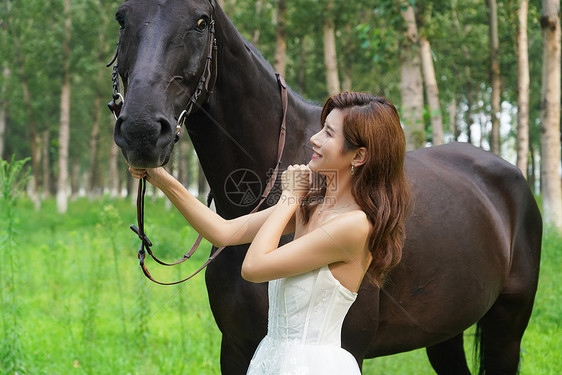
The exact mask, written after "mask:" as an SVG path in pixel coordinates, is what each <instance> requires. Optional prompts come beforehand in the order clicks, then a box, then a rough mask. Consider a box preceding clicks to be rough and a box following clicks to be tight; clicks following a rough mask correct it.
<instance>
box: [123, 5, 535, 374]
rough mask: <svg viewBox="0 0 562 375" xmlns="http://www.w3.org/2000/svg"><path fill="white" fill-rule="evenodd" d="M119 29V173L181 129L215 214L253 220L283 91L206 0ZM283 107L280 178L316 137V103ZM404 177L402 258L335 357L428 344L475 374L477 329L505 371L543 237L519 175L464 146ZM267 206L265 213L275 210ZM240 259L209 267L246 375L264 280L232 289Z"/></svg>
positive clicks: (126, 9)
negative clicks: (409, 195) (406, 200)
mask: <svg viewBox="0 0 562 375" xmlns="http://www.w3.org/2000/svg"><path fill="white" fill-rule="evenodd" d="M116 20H117V21H118V22H119V24H120V33H119V44H118V50H117V61H118V64H117V65H118V68H117V70H118V73H119V75H120V76H121V80H122V82H123V86H124V96H121V94H120V93H119V92H118V91H117V94H118V95H117V96H116V95H115V90H114V98H116V97H117V98H121V100H119V101H120V103H119V109H120V111H118V113H116V117H117V120H116V122H115V127H114V141H115V142H116V144H117V145H118V146H119V147H120V148H121V150H122V153H123V155H124V157H125V158H126V160H127V162H128V163H129V164H130V165H132V166H135V167H139V168H150V167H157V166H161V165H164V164H165V163H166V162H167V161H168V160H169V157H170V153H171V152H172V149H173V146H174V141H175V140H176V139H177V132H178V131H179V130H180V129H181V127H182V126H183V127H185V128H186V129H187V131H188V133H189V136H190V138H191V140H192V143H193V145H194V148H195V151H196V153H197V155H198V158H199V161H200V163H201V165H202V168H203V171H204V173H205V177H206V179H207V181H208V183H209V186H210V188H211V192H212V194H213V196H214V199H215V207H216V210H217V212H218V213H219V214H220V215H221V216H223V217H225V218H233V217H237V216H240V215H243V214H246V213H248V212H249V211H250V210H251V209H252V208H253V207H254V206H256V204H257V202H256V201H252V200H251V199H250V201H251V203H252V204H247V203H248V200H246V201H242V200H237V199H233V195H232V193H233V192H235V193H240V191H237V190H236V189H243V187H244V186H246V187H247V189H248V190H252V189H253V188H251V186H253V187H256V186H257V187H259V188H263V186H264V185H265V183H266V180H267V177H268V175H270V174H271V170H272V168H274V167H275V163H276V151H278V147H279V146H278V138H279V132H280V126H281V122H282V117H283V105H282V100H281V97H282V93H281V91H282V90H281V89H280V86H279V82H278V80H277V79H276V76H275V72H274V71H273V69H272V67H271V65H270V64H269V63H268V62H267V61H266V60H265V59H264V58H263V57H262V56H261V55H260V53H259V52H258V50H257V49H256V48H255V47H254V46H252V45H251V44H250V43H249V42H248V41H246V40H245V39H244V38H243V37H242V36H241V35H240V33H239V32H238V31H237V29H236V28H235V26H234V25H233V24H232V22H231V21H230V20H229V19H228V17H227V16H226V15H225V13H224V12H223V10H222V9H221V8H220V6H219V5H218V4H217V3H216V0H158V1H157V0H128V1H126V2H124V3H123V4H122V5H121V6H120V8H119V10H118V11H117V13H116ZM287 96H288V104H287V112H286V146H285V149H284V153H283V156H282V158H281V160H280V163H279V164H280V168H285V167H287V166H288V165H290V164H294V163H307V162H308V160H310V156H311V150H310V148H309V147H308V144H309V138H310V136H311V135H312V134H314V133H315V132H317V131H318V130H319V129H320V126H321V124H320V123H319V122H320V121H319V119H320V111H321V108H320V107H319V106H318V105H316V104H313V103H309V102H307V101H306V100H304V99H302V98H301V97H300V96H299V95H298V94H297V93H296V92H294V91H293V90H291V88H290V87H287ZM123 97H124V99H123ZM113 104H115V103H113ZM405 170H406V173H407V177H408V180H409V183H410V184H411V189H412V192H413V209H412V213H411V215H410V216H409V218H408V220H407V223H406V236H407V238H406V242H405V246H404V249H403V258H402V261H401V263H400V264H399V265H398V266H397V267H396V268H395V269H394V270H393V271H392V273H391V275H390V277H389V280H388V282H387V283H386V284H385V286H384V287H383V288H377V287H375V286H374V285H373V284H372V283H370V282H368V281H364V282H363V284H362V285H361V288H360V290H359V293H358V298H357V300H356V302H355V303H354V304H353V306H352V307H351V309H350V310H349V313H348V314H347V316H346V319H345V322H344V326H343V329H342V347H343V348H344V349H346V350H348V351H349V352H351V353H352V354H353V355H354V357H355V358H356V360H357V362H358V364H359V365H360V366H361V365H362V363H363V361H364V359H365V358H373V357H378V356H384V355H391V354H394V353H399V352H404V351H409V350H413V349H416V348H424V347H425V348H426V352H427V355H428V358H429V360H430V363H431V365H432V366H433V368H434V369H435V371H436V372H437V373H438V374H470V372H469V368H468V365H467V361H466V357H465V353H464V350H463V332H464V331H465V330H466V329H467V328H469V327H471V326H473V325H474V324H476V325H477V331H478V333H479V334H478V335H477V337H478V344H479V346H480V363H479V365H480V368H481V371H485V373H486V374H500V373H501V374H513V373H516V372H517V370H518V365H519V358H520V344H521V339H522V336H523V333H524V331H525V329H526V326H527V324H528V322H529V319H530V316H531V311H532V308H533V303H534V297H535V293H536V289H537V283H538V275H539V263H540V252H541V234H542V220H541V215H540V213H539V210H538V208H537V205H536V203H535V199H534V197H533V195H532V193H531V191H530V189H529V187H528V185H527V183H526V181H525V179H524V178H523V176H522V175H521V173H520V172H519V171H518V169H517V168H515V167H513V166H512V165H510V164H509V163H508V162H506V161H504V160H503V159H501V158H499V157H497V156H495V155H493V154H491V153H489V152H487V151H484V150H481V149H478V148H476V147H473V146H470V145H468V144H460V143H458V144H448V145H444V146H439V147H430V148H424V149H420V150H416V151H412V152H408V153H407V156H406V160H405ZM241 171H242V172H243V173H241ZM240 173H241V174H240ZM258 190H259V189H258ZM252 191H253V190H252ZM273 192H275V190H273ZM271 197H272V198H273V199H268V200H267V201H266V202H265V204H264V206H263V207H267V206H270V205H271V204H273V203H274V202H275V193H273V195H271ZM244 202H246V203H244ZM263 207H262V208H263ZM289 240H290V238H286V237H285V238H283V241H289ZM215 250H216V248H212V249H211V252H212V253H213V252H214V251H215ZM246 250H247V246H232V247H229V248H227V249H226V250H225V251H224V252H222V253H221V254H220V256H218V257H217V258H215V259H214V261H213V262H211V263H210V264H209V266H208V267H207V269H206V272H205V281H206V286H207V292H208V296H209V301H210V308H211V310H212V313H213V315H214V319H215V321H216V324H217V325H218V327H219V329H220V331H221V333H222V341H221V356H220V363H221V370H222V372H223V373H224V374H243V373H245V371H246V369H247V367H248V364H249V361H250V359H251V358H252V355H253V352H254V350H255V349H256V346H257V345H258V343H259V341H260V340H261V338H262V337H263V336H264V335H265V334H266V326H267V308H268V302H267V284H265V283H264V284H253V283H249V282H247V281H245V280H243V279H242V277H241V275H240V268H241V264H242V261H243V259H244V255H245V253H246Z"/></svg>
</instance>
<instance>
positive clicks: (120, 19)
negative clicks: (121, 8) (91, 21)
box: [115, 12, 125, 29]
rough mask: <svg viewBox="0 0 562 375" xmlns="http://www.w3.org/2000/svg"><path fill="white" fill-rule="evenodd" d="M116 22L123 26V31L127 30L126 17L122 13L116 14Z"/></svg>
mask: <svg viewBox="0 0 562 375" xmlns="http://www.w3.org/2000/svg"><path fill="white" fill-rule="evenodd" d="M115 21H117V22H119V26H121V28H122V29H123V28H125V17H124V16H123V14H122V13H121V12H117V13H115Z"/></svg>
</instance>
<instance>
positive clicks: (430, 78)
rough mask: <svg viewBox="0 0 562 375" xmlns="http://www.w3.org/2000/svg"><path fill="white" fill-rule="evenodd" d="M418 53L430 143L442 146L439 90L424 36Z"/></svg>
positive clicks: (427, 41)
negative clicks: (427, 108) (429, 130)
mask: <svg viewBox="0 0 562 375" xmlns="http://www.w3.org/2000/svg"><path fill="white" fill-rule="evenodd" d="M420 51H421V60H422V67H423V79H424V82H425V95H426V97H427V104H428V106H429V114H430V117H431V127H432V129H433V133H432V143H433V145H434V146H437V145H441V144H443V116H442V114H441V105H440V104H439V89H438V87H437V80H436V79H435V68H434V67H433V58H432V57H431V46H430V44H429V40H427V38H426V37H425V36H422V37H421V39H420Z"/></svg>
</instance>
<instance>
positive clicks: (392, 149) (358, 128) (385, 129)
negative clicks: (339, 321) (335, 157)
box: [301, 92, 410, 286]
mask: <svg viewBox="0 0 562 375" xmlns="http://www.w3.org/2000/svg"><path fill="white" fill-rule="evenodd" d="M334 109H339V110H341V111H342V112H343V115H344V118H343V133H344V138H345V141H344V149H343V151H344V152H346V151H349V150H355V149H358V148H359V147H365V148H366V149H367V159H366V161H365V163H364V164H363V165H361V166H360V167H357V168H356V170H355V173H354V174H353V176H352V187H351V190H352V194H353V198H354V199H355V201H356V202H357V203H358V204H359V206H360V207H361V209H362V210H363V211H364V212H365V213H366V214H367V217H368V218H369V221H370V222H371V225H372V226H373V229H372V231H371V233H370V236H369V250H370V252H371V254H372V256H373V261H372V262H371V265H370V267H369V270H368V273H369V274H370V276H371V277H372V279H373V281H374V283H375V284H377V285H378V286H382V284H383V282H384V279H385V276H386V275H387V274H388V272H389V271H390V270H391V269H392V268H393V267H395V266H396V265H397V264H398V263H399V262H400V259H401V258H402V247H403V246H404V240H405V228H404V227H405V224H404V222H405V219H406V215H407V212H408V207H409V203H410V193H409V188H408V183H407V180H406V175H405V173H404V157H405V154H406V140H405V136H404V131H403V130H402V126H401V124H400V116H399V115H398V111H397V110H396V108H395V107H394V105H392V103H390V101H388V100H387V99H386V98H382V97H377V96H372V95H370V94H366V93H359V92H344V93H341V94H337V95H334V96H332V97H330V98H329V99H328V100H327V101H326V104H324V108H323V109H322V115H321V121H322V124H323V123H324V122H325V120H326V117H328V114H329V113H330V112H331V111H332V110H334ZM324 194H325V188H324V189H316V190H314V191H311V192H310V193H309V194H308V195H307V197H306V199H304V200H303V204H302V206H301V212H302V214H303V215H302V216H303V219H304V222H305V223H307V222H308V221H309V220H310V215H311V213H312V211H313V209H314V205H315V204H317V203H318V202H319V199H318V197H319V196H323V195H324ZM307 202H308V203H307Z"/></svg>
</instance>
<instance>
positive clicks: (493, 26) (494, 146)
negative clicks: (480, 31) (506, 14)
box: [486, 0, 501, 155]
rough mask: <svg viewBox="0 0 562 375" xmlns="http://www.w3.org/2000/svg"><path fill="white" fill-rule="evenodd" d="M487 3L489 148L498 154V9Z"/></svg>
mask: <svg viewBox="0 0 562 375" xmlns="http://www.w3.org/2000/svg"><path fill="white" fill-rule="evenodd" d="M486 4H487V5H488V20H489V21H488V22H489V34H490V63H491V64H490V80H491V82H492V132H491V134H490V149H491V151H492V152H493V153H494V154H496V155H499V154H500V118H499V115H500V90H501V87H500V86H501V82H500V60H499V50H500V41H499V36H498V11H497V8H498V7H497V3H496V0H486Z"/></svg>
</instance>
